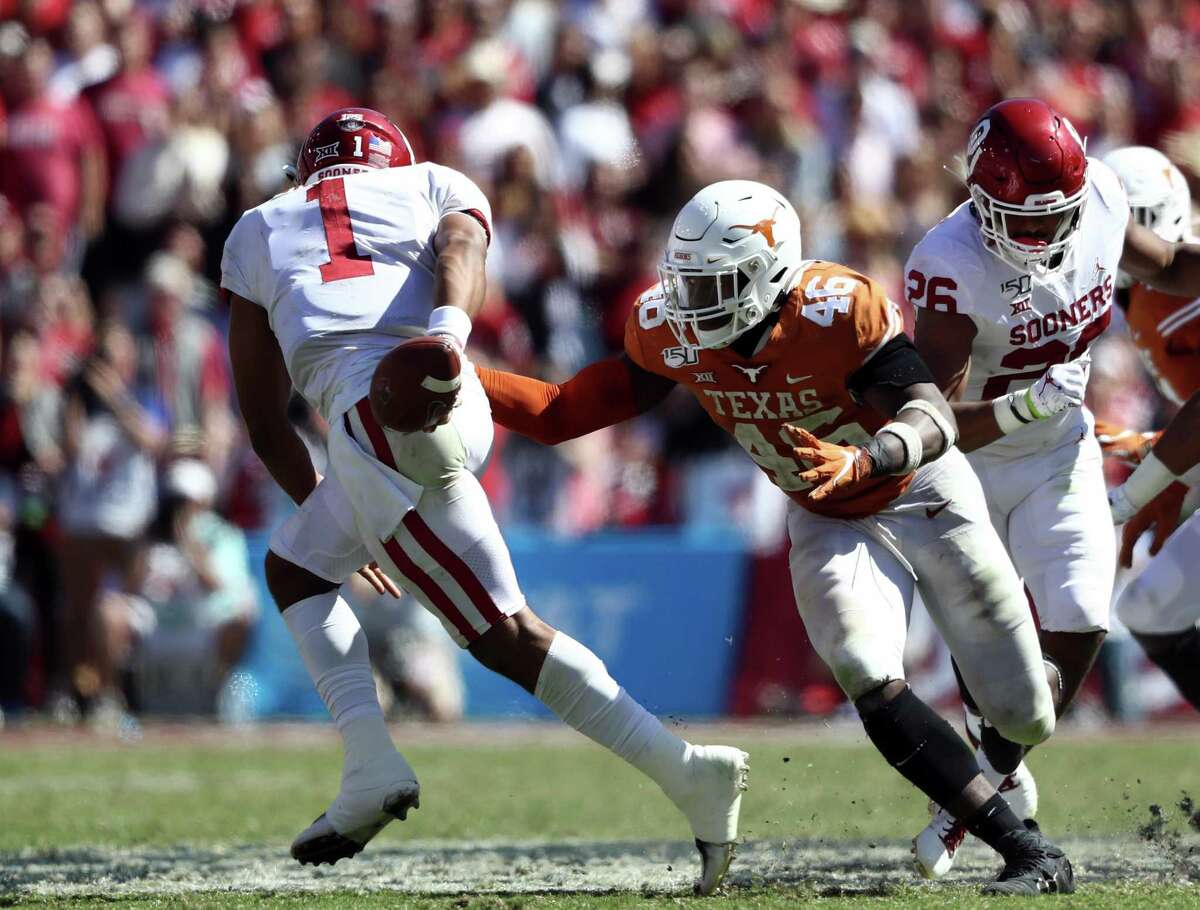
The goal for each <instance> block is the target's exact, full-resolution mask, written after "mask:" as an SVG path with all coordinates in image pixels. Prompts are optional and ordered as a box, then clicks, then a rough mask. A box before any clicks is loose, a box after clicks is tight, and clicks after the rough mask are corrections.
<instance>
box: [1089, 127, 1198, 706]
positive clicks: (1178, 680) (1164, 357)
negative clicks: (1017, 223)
mask: <svg viewBox="0 0 1200 910" xmlns="http://www.w3.org/2000/svg"><path fill="white" fill-rule="evenodd" d="M1104 163H1105V164H1107V165H1109V166H1110V167H1111V168H1112V169H1113V170H1114V171H1116V174H1117V176H1118V177H1120V178H1121V183H1122V185H1124V187H1125V191H1126V193H1128V195H1129V208H1130V212H1131V213H1132V217H1133V219H1134V220H1135V221H1137V222H1138V223H1139V224H1143V225H1145V226H1146V227H1148V228H1150V230H1152V231H1154V233H1156V234H1158V236H1160V237H1162V238H1163V239H1164V240H1168V241H1171V242H1177V241H1180V240H1183V239H1184V238H1185V237H1188V236H1190V234H1191V220H1192V197H1191V193H1190V192H1189V190H1188V185H1187V180H1186V179H1185V178H1184V176H1183V174H1182V173H1181V172H1180V170H1179V168H1177V167H1175V165H1174V164H1172V163H1171V161H1170V159H1168V158H1167V156H1166V155H1164V154H1163V153H1162V152H1160V151H1157V150H1156V149H1152V148H1147V147H1145V146H1136V145H1135V146H1127V147H1125V148H1119V149H1114V150H1113V151H1112V152H1109V153H1108V154H1107V155H1105V157H1104ZM1121 279H1122V280H1120V281H1119V282H1118V286H1122V288H1123V289H1122V291H1121V292H1120V293H1119V294H1118V295H1117V302H1118V303H1120V304H1121V305H1122V306H1123V307H1124V308H1125V319H1126V322H1127V323H1128V325H1129V335H1130V338H1131V339H1132V340H1133V343H1134V344H1135V345H1136V346H1137V349H1138V353H1139V354H1141V355H1142V361H1143V363H1144V364H1145V365H1146V368H1147V369H1148V370H1149V372H1150V373H1151V375H1152V376H1153V377H1154V381H1155V384H1156V385H1157V386H1158V390H1159V392H1161V393H1162V395H1163V397H1165V398H1167V399H1168V400H1170V401H1173V402H1175V403H1176V404H1178V405H1183V404H1184V402H1185V401H1186V400H1187V399H1188V398H1189V396H1195V395H1196V393H1197V392H1200V300H1197V299H1195V298H1192V297H1186V296H1185V297H1179V296H1175V295H1172V294H1164V293H1163V292H1161V291H1159V290H1158V289H1157V288H1153V287H1150V286H1147V285H1145V284H1141V283H1135V282H1133V281H1131V280H1130V279H1129V276H1127V275H1124V274H1122V276H1121ZM1195 407H1196V404H1195V403H1194V401H1193V403H1191V404H1188V405H1187V406H1186V407H1185V409H1184V411H1181V412H1180V414H1179V415H1177V418H1176V421H1175V423H1176V424H1179V425H1181V426H1188V421H1187V412H1188V411H1189V410H1191V409H1194V408H1195ZM1097 423H1098V424H1099V422H1097ZM1191 426H1193V427H1195V422H1194V421H1193V422H1192V423H1191ZM1104 429H1105V432H1101V429H1100V427H1099V425H1098V426H1097V430H1096V436H1097V439H1099V441H1100V445H1101V447H1102V448H1103V449H1104V452H1105V455H1113V456H1115V457H1119V458H1122V459H1123V460H1126V461H1129V462H1132V463H1134V464H1138V463H1140V462H1142V461H1143V460H1144V459H1145V458H1146V454H1147V453H1148V452H1149V451H1150V447H1151V446H1152V445H1153V444H1154V440H1155V439H1157V438H1158V436H1159V435H1160V434H1155V433H1139V432H1136V431H1133V430H1126V429H1123V428H1120V427H1105V428H1104ZM1168 451H1169V450H1168ZM1140 470H1141V472H1142V473H1140V474H1138V475H1136V476H1137V477H1139V478H1141V477H1144V476H1146V474H1145V472H1147V471H1152V472H1155V473H1157V474H1158V475H1159V476H1163V475H1162V472H1161V471H1155V468H1154V466H1153V463H1151V467H1149V468H1141V469H1140ZM1131 480H1132V478H1131ZM1198 480H1200V478H1198ZM1192 486H1193V487H1194V486H1195V484H1194V483H1193V484H1192ZM1133 489H1134V490H1135V497H1136V491H1137V490H1138V483H1135V484H1134V486H1133ZM1197 494H1200V489H1193V490H1192V491H1191V493H1190V495H1189V490H1188V485H1186V484H1183V483H1174V482H1172V483H1170V484H1168V485H1167V488H1166V489H1164V490H1163V491H1162V492H1161V493H1159V494H1158V495H1156V496H1154V497H1153V498H1152V499H1150V500H1149V501H1148V502H1146V503H1145V504H1144V505H1140V507H1139V508H1138V509H1137V511H1136V513H1135V514H1134V515H1133V516H1132V517H1130V518H1129V519H1128V521H1126V523H1125V527H1124V528H1123V529H1122V541H1121V553H1120V557H1119V561H1120V563H1121V565H1123V566H1125V567H1126V568H1129V567H1131V566H1132V564H1133V548H1134V545H1135V544H1136V543H1137V541H1138V538H1140V537H1141V536H1142V534H1143V533H1144V532H1145V531H1147V530H1149V529H1153V532H1154V534H1153V540H1152V542H1151V544H1150V556H1151V560H1150V562H1149V564H1148V565H1146V566H1145V567H1144V568H1143V569H1142V570H1141V572H1139V573H1138V575H1137V577H1136V578H1134V579H1133V580H1132V581H1130V582H1129V583H1128V584H1127V585H1126V586H1125V588H1124V589H1123V590H1122V591H1121V593H1120V595H1119V596H1118V597H1117V603H1116V612H1117V617H1118V618H1119V619H1120V620H1121V622H1123V623H1124V624H1125V625H1126V627H1128V629H1129V631H1130V632H1132V633H1133V636H1134V638H1136V639H1137V641H1138V643H1139V644H1140V645H1141V646H1142V648H1143V649H1144V650H1145V651H1146V655H1147V656H1148V657H1149V658H1150V659H1151V660H1152V661H1154V663H1155V664H1157V665H1158V666H1159V668H1160V669H1162V671H1163V672H1164V673H1166V674H1167V675H1168V676H1169V677H1171V680H1172V681H1173V682H1174V683H1175V685H1176V686H1177V687H1178V689H1179V691H1180V693H1181V694H1182V695H1183V696H1184V697H1185V698H1186V699H1187V700H1188V701H1190V702H1191V703H1192V705H1193V706H1194V707H1196V708H1197V709H1200V598H1197V597H1196V593H1195V592H1196V590H1197V589H1198V588H1200V561H1198V560H1197V559H1196V554H1197V553H1200V515H1197V514H1195V503H1196V502H1197V499H1198V496H1197ZM1185 511H1188V512H1192V513H1193V514H1192V515H1191V517H1190V518H1188V520H1187V521H1185V522H1184V523H1183V524H1182V525H1179V521H1180V515H1181V514H1182V513H1183V512H1185ZM1120 521H1125V519H1124V518H1120Z"/></svg>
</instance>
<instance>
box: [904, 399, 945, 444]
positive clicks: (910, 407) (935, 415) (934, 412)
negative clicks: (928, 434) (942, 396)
mask: <svg viewBox="0 0 1200 910" xmlns="http://www.w3.org/2000/svg"><path fill="white" fill-rule="evenodd" d="M905 411H920V412H921V413H922V414H924V415H925V416H926V417H928V418H929V419H930V420H932V421H933V425H934V426H935V427H937V428H938V432H939V433H941V434H942V448H941V449H940V450H939V451H938V454H939V455H945V454H946V452H948V451H949V450H950V447H951V446H952V445H954V443H956V442H958V427H957V426H955V424H954V421H952V420H947V419H946V415H945V414H943V413H942V412H941V411H940V410H939V409H938V407H937V405H935V404H932V403H931V402H928V401H926V400H925V399H923V398H916V399H913V400H912V401H910V402H908V403H907V404H905V405H904V407H902V408H901V409H900V410H899V411H897V412H896V416H897V417H899V416H900V415H901V414H903V413H904V412H905Z"/></svg>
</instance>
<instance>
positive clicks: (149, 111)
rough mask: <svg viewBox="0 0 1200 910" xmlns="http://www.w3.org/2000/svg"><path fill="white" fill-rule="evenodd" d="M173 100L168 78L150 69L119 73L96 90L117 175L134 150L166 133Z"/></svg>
mask: <svg viewBox="0 0 1200 910" xmlns="http://www.w3.org/2000/svg"><path fill="white" fill-rule="evenodd" d="M170 101H171V95H170V92H169V90H168V89H167V83H166V81H165V80H164V79H163V78H162V76H160V75H159V74H158V73H157V72H156V71H155V70H153V69H149V68H147V69H144V70H141V71H139V72H121V73H118V74H117V75H116V76H113V78H111V79H109V80H108V81H107V82H105V83H104V84H103V85H100V86H98V87H97V88H96V89H95V92H94V94H93V95H92V103H93V105H94V106H95V109H96V118H97V119H98V120H99V121H100V128H101V130H103V132H104V141H105V145H106V147H107V149H108V161H109V167H110V170H111V173H112V174H113V176H114V178H115V176H116V175H117V174H119V173H120V172H121V167H122V166H123V165H124V163H125V162H126V161H127V160H128V159H129V157H130V156H131V155H133V153H134V152H136V151H138V149H140V148H141V147H142V146H143V145H145V144H146V142H147V141H148V140H149V139H152V138H154V137H155V136H157V135H161V134H162V133H163V132H165V130H166V128H167V124H168V118H169V116H170Z"/></svg>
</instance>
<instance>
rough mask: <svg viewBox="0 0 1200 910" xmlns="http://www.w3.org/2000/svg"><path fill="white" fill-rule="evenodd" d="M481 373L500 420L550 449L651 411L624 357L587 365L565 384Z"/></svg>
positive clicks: (486, 370) (484, 369)
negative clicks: (639, 392) (552, 446)
mask: <svg viewBox="0 0 1200 910" xmlns="http://www.w3.org/2000/svg"><path fill="white" fill-rule="evenodd" d="M476 369H477V370H478V373H479V380H480V382H482V383H483V389H484V391H485V392H486V393H487V397H488V400H489V401H490V402H491V404H492V417H493V418H495V420H496V422H497V423H498V424H500V425H501V426H503V427H507V428H508V429H510V430H513V431H515V432H517V433H520V434H521V435H522V436H528V437H529V438H530V439H536V440H537V441H538V442H541V443H544V444H546V445H558V443H560V442H565V441H566V440H568V439H575V438H576V437H579V436H586V435H587V434H588V433H593V432H595V431H596V430H600V429H603V428H604V427H610V426H613V425H614V424H618V423H621V422H622V421H625V420H629V419H630V418H632V417H636V416H637V415H638V414H641V413H642V412H643V411H644V410H646V407H645V406H644V404H645V400H644V398H642V397H641V396H639V394H638V390H637V388H636V384H635V379H634V376H635V374H634V372H633V371H632V370H630V369H629V367H628V365H627V364H626V362H625V360H624V359H623V358H621V357H610V358H608V359H607V360H601V361H599V362H597V363H593V364H591V365H590V366H586V367H584V368H583V369H582V370H580V371H579V372H578V373H576V374H575V375H574V376H573V377H571V378H570V379H568V380H567V381H566V382H564V383H562V384H561V385H560V384H557V383H552V382H542V381H541V380H539V379H531V378H529V377H528V376H519V375H517V374H516V373H506V372H504V371H502V370H492V369H489V368H488V367H477V368H476Z"/></svg>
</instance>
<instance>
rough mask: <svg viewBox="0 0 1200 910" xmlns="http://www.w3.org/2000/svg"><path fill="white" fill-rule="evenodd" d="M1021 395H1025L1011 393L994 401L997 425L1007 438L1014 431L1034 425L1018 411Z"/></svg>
mask: <svg viewBox="0 0 1200 910" xmlns="http://www.w3.org/2000/svg"><path fill="white" fill-rule="evenodd" d="M1020 394H1023V393H1021V392H1010V393H1009V394H1007V395H1001V396H1000V397H999V398H994V399H992V416H993V417H995V418H996V425H997V426H999V427H1000V432H1001V433H1003V434H1004V435H1005V436H1007V435H1008V434H1009V433H1011V432H1013V431H1014V430H1019V429H1021V427H1023V426H1025V424H1027V423H1032V420H1030V419H1029V418H1026V417H1024V416H1023V415H1022V414H1021V412H1020V411H1018V410H1017V404H1016V397H1017V395H1020Z"/></svg>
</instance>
